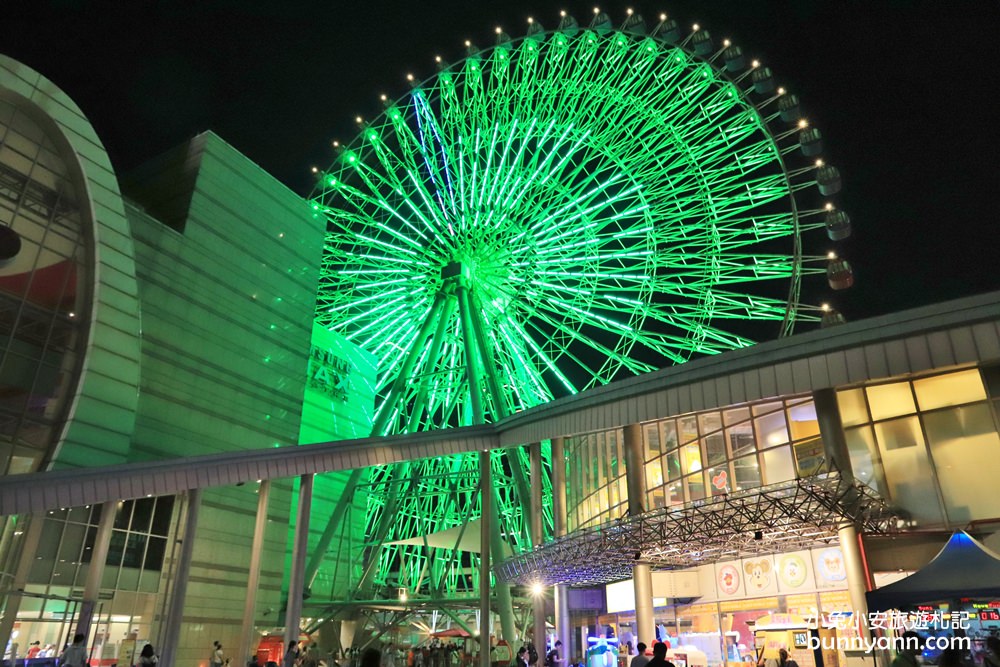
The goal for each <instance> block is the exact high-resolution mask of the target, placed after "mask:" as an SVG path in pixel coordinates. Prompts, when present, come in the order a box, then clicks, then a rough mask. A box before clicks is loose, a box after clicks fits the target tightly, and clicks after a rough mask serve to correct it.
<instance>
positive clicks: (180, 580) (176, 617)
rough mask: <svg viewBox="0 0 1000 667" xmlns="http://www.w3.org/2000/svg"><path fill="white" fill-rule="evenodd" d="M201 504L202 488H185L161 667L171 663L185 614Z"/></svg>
mask: <svg viewBox="0 0 1000 667" xmlns="http://www.w3.org/2000/svg"><path fill="white" fill-rule="evenodd" d="M200 508H201V489H189V490H188V492H187V516H186V517H185V519H184V534H183V535H182V536H181V537H180V538H179V541H180V543H181V550H180V553H179V554H178V556H177V563H176V564H175V565H174V584H173V588H172V589H171V591H170V600H169V602H168V606H167V617H166V618H165V619H164V620H163V628H162V630H161V632H160V635H161V638H160V646H159V649H160V662H159V664H160V665H161V667H174V656H175V655H176V653H177V642H178V640H179V639H180V636H181V620H182V619H183V618H184V598H185V597H186V596H187V584H188V578H189V577H190V575H191V557H192V555H193V554H194V536H195V533H196V532H197V530H198V510H199V509H200Z"/></svg>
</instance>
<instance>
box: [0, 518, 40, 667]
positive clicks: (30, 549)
mask: <svg viewBox="0 0 1000 667" xmlns="http://www.w3.org/2000/svg"><path fill="white" fill-rule="evenodd" d="M25 524H27V525H26V526H25ZM44 526H45V515H44V514H35V515H32V516H30V517H29V516H27V515H21V516H19V517H17V523H16V524H15V526H14V533H15V534H14V535H13V538H12V539H14V540H21V544H20V545H17V544H14V545H13V546H12V548H14V549H19V553H20V560H19V561H18V563H17V569H16V570H14V579H13V580H12V581H11V582H10V592H9V593H7V600H6V602H5V604H4V608H3V617H2V618H0V650H2V649H3V648H4V647H6V646H7V642H8V641H10V633H11V632H12V631H13V630H14V621H15V620H16V619H17V612H18V610H19V609H20V608H21V598H22V597H23V596H22V593H24V587H25V585H27V583H28V575H29V574H30V573H31V566H32V565H33V564H34V562H35V554H36V553H37V552H38V542H39V541H40V540H41V537H42V528H43V527H44ZM18 532H20V535H18V534H17V533H18ZM24 650H25V651H27V648H25V649H24ZM0 657H2V656H0ZM15 657H16V656H11V662H12V664H13V660H14V658H15Z"/></svg>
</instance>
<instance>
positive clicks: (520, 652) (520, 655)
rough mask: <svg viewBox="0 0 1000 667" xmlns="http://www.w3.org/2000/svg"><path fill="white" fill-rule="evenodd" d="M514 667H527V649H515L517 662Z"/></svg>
mask: <svg viewBox="0 0 1000 667" xmlns="http://www.w3.org/2000/svg"><path fill="white" fill-rule="evenodd" d="M514 666H515V667H528V647H527V646H522V647H521V648H519V649H517V662H515V663H514Z"/></svg>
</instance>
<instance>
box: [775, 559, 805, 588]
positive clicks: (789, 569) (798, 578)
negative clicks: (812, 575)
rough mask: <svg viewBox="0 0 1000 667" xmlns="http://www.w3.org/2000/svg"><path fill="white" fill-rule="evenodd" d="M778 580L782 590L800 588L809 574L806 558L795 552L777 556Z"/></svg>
mask: <svg viewBox="0 0 1000 667" xmlns="http://www.w3.org/2000/svg"><path fill="white" fill-rule="evenodd" d="M777 561H778V568H777V569H778V582H779V583H780V584H781V589H782V590H788V589H796V588H802V586H803V585H804V584H805V583H806V579H807V577H808V575H809V566H808V565H807V564H806V559H805V558H803V557H802V556H801V555H799V554H797V553H792V554H782V555H780V556H778V558H777Z"/></svg>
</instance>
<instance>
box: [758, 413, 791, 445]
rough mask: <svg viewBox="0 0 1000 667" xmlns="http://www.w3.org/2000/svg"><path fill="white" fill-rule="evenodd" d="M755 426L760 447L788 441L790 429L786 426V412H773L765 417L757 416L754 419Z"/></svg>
mask: <svg viewBox="0 0 1000 667" xmlns="http://www.w3.org/2000/svg"><path fill="white" fill-rule="evenodd" d="M754 426H755V427H756V429H757V446H758V448H760V449H767V448H768V447H774V446H775V445H783V444H785V443H786V442H788V429H787V428H786V427H785V413H784V412H772V413H771V414H767V415H764V416H763V417H757V419H755V420H754Z"/></svg>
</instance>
